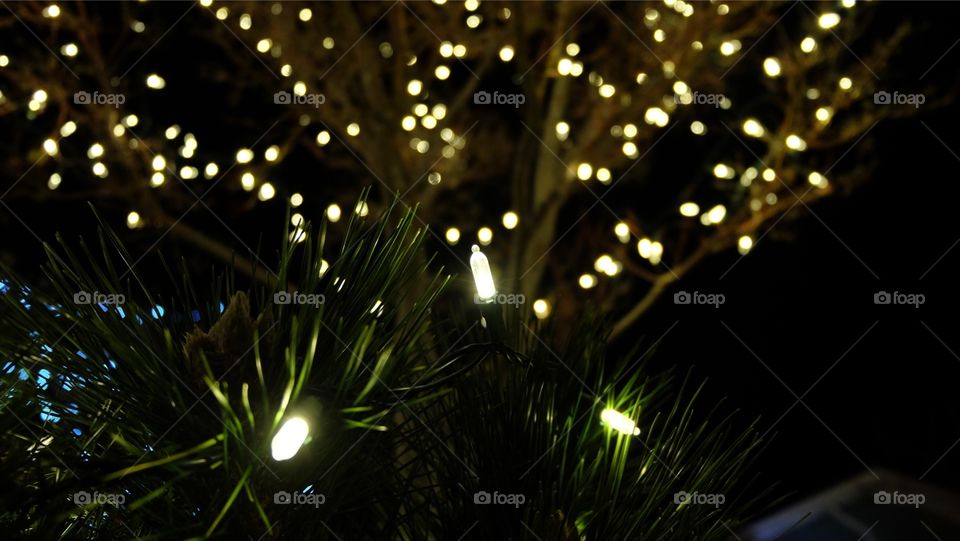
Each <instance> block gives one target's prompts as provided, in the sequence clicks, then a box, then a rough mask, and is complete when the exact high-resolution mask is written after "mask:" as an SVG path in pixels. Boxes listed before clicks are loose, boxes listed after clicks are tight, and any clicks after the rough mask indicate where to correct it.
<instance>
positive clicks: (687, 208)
mask: <svg viewBox="0 0 960 541" xmlns="http://www.w3.org/2000/svg"><path fill="white" fill-rule="evenodd" d="M680 214H682V215H683V216H686V217H688V218H692V217H693V216H696V215H697V214H700V205H698V204H696V203H694V202H692V201H688V202H686V203H684V204H682V205H680Z"/></svg>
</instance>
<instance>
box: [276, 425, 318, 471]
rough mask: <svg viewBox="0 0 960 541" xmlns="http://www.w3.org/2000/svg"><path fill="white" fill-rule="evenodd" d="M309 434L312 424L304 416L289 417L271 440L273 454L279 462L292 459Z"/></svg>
mask: <svg viewBox="0 0 960 541" xmlns="http://www.w3.org/2000/svg"><path fill="white" fill-rule="evenodd" d="M309 434H310V425H309V424H307V421H306V420H305V419H304V418H303V417H291V418H289V419H287V420H286V421H284V423H283V425H281V426H280V430H278V431H277V433H276V435H275V436H274V437H273V440H272V441H271V442H270V454H271V456H273V459H274V460H276V461H277V462H281V461H284V460H290V459H291V458H293V457H294V456H296V455H297V453H298V452H299V451H300V448H301V447H302V446H303V444H304V442H306V441H307V436H308V435H309Z"/></svg>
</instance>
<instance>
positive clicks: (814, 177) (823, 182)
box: [807, 171, 827, 188]
mask: <svg viewBox="0 0 960 541" xmlns="http://www.w3.org/2000/svg"><path fill="white" fill-rule="evenodd" d="M807 181H809V182H810V184H812V185H813V186H814V187H817V188H826V187H827V177H825V176H823V175H821V174H820V173H817V172H816V171H814V172H812V173H810V175H809V176H808V177H807Z"/></svg>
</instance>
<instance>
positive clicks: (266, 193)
mask: <svg viewBox="0 0 960 541" xmlns="http://www.w3.org/2000/svg"><path fill="white" fill-rule="evenodd" d="M276 194H277V190H276V189H274V187H273V184H270V183H269V182H264V183H263V184H262V185H260V191H259V192H257V199H259V200H261V201H269V200H271V199H273V196H274V195H276Z"/></svg>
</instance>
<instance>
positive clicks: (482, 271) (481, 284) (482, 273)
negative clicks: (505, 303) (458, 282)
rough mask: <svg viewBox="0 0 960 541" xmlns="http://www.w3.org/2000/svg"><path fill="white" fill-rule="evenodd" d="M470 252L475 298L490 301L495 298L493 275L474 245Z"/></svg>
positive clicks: (487, 263)
mask: <svg viewBox="0 0 960 541" xmlns="http://www.w3.org/2000/svg"><path fill="white" fill-rule="evenodd" d="M448 232H449V231H448ZM471 251H472V252H473V253H472V254H471V255H470V270H471V271H473V281H474V283H476V285H477V298H479V299H480V301H482V302H487V301H490V300H492V299H493V298H494V297H496V296H497V287H496V286H495V285H493V273H491V272H490V262H489V261H487V256H485V255H483V252H481V251H480V247H479V246H477V245H476V244H474V245H473V247H472V248H471Z"/></svg>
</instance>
